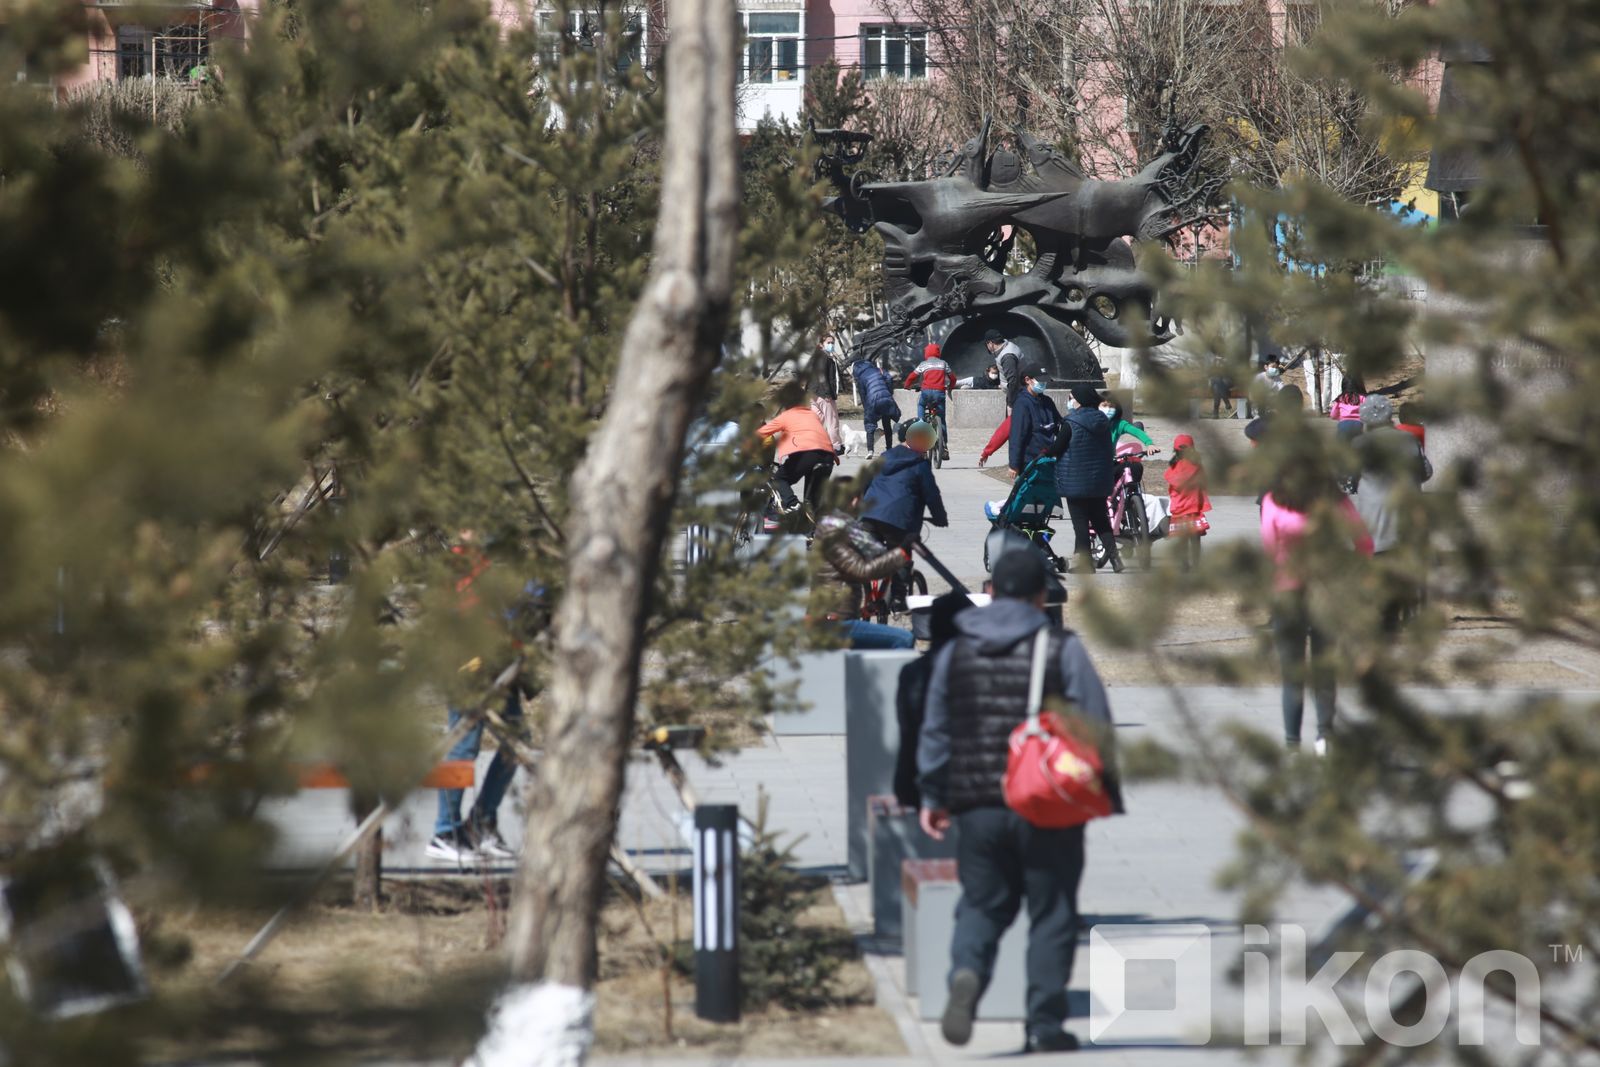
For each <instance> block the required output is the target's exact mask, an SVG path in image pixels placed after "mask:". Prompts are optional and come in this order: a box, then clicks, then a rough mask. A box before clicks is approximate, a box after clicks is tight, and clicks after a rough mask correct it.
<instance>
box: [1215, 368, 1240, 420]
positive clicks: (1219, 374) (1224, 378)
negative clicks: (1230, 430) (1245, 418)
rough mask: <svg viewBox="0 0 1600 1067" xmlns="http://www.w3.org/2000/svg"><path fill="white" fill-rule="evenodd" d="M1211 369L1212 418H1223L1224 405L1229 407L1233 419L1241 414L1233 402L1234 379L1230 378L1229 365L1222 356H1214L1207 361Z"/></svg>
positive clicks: (1229, 413)
mask: <svg viewBox="0 0 1600 1067" xmlns="http://www.w3.org/2000/svg"><path fill="white" fill-rule="evenodd" d="M1207 362H1208V363H1209V364H1210V367H1211V417H1212V418H1213V419H1219V418H1221V417H1222V415H1221V411H1222V405H1224V404H1226V405H1228V418H1230V419H1231V418H1233V417H1234V416H1235V415H1237V414H1238V412H1239V407H1238V405H1237V404H1235V403H1234V402H1233V379H1232V378H1230V377H1228V364H1227V361H1226V360H1224V359H1223V358H1222V357H1221V356H1218V355H1212V356H1211V357H1210V359H1209V360H1208V361H1207Z"/></svg>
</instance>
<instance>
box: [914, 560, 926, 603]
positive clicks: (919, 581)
mask: <svg viewBox="0 0 1600 1067" xmlns="http://www.w3.org/2000/svg"><path fill="white" fill-rule="evenodd" d="M910 584H911V592H912V594H913V595H915V596H927V595H928V579H927V578H926V577H925V576H924V575H923V573H922V572H921V571H919V570H917V569H916V568H915V567H913V568H911V583H910Z"/></svg>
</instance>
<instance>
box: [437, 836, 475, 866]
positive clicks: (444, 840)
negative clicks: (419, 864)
mask: <svg viewBox="0 0 1600 1067" xmlns="http://www.w3.org/2000/svg"><path fill="white" fill-rule="evenodd" d="M476 855H477V853H476V851H475V850H474V849H473V848H472V846H471V845H470V844H468V843H467V841H466V839H465V838H464V837H463V836H462V834H461V833H460V831H457V832H456V833H453V834H434V835H433V840H432V841H429V842H428V848H427V856H428V858H429V859H433V860H445V861H446V862H449V863H455V864H462V865H465V864H468V863H471V862H472V861H473V860H474V859H475V858H476Z"/></svg>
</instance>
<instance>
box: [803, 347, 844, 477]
mask: <svg viewBox="0 0 1600 1067" xmlns="http://www.w3.org/2000/svg"><path fill="white" fill-rule="evenodd" d="M835 351H836V347H835V345H834V341H833V337H832V336H831V335H830V336H828V337H824V338H823V339H822V351H821V352H818V353H817V354H816V356H815V357H814V358H813V359H812V360H811V410H812V411H815V412H816V413H817V418H818V419H820V420H821V421H822V428H823V429H824V430H827V431H828V440H829V441H832V442H833V450H834V451H835V452H843V451H844V438H843V437H842V436H840V434H839V363H838V360H837V359H836V358H835V357H834V352H835Z"/></svg>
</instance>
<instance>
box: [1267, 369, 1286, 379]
mask: <svg viewBox="0 0 1600 1067" xmlns="http://www.w3.org/2000/svg"><path fill="white" fill-rule="evenodd" d="M1267 377H1268V378H1282V377H1283V370H1282V369H1281V368H1279V367H1268V368H1267Z"/></svg>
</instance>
